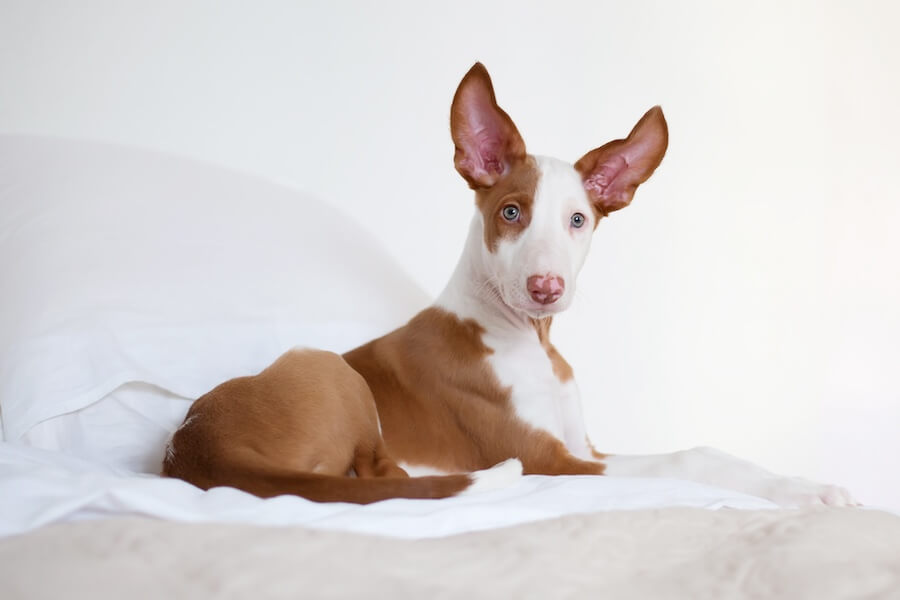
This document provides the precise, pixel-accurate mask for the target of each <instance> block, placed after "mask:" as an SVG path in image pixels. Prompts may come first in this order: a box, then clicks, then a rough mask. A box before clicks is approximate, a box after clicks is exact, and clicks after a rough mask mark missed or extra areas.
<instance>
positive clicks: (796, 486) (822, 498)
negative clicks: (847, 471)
mask: <svg viewBox="0 0 900 600" xmlns="http://www.w3.org/2000/svg"><path fill="white" fill-rule="evenodd" d="M762 496H763V497H765V498H767V499H768V500H771V501H772V502H774V503H775V504H777V505H778V506H781V507H783V508H807V507H810V506H860V504H859V502H857V501H856V500H854V498H853V496H851V495H850V492H848V491H847V490H846V489H844V488H842V487H839V486H836V485H828V484H822V483H815V482H813V481H809V480H806V479H802V478H800V477H776V478H773V479H772V480H770V481H768V482H766V485H765V487H764V491H763V494H762Z"/></svg>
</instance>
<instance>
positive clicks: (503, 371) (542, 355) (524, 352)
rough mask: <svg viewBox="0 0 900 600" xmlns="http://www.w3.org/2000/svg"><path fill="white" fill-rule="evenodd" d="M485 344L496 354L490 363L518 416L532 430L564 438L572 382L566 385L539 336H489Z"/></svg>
mask: <svg viewBox="0 0 900 600" xmlns="http://www.w3.org/2000/svg"><path fill="white" fill-rule="evenodd" d="M483 341H484V344H485V345H486V346H488V347H489V348H490V349H491V350H492V351H493V352H492V354H490V355H489V357H488V359H487V360H488V363H489V364H490V366H491V367H492V368H493V371H494V374H495V375H496V377H497V379H498V380H499V382H500V384H501V385H502V386H503V387H505V388H508V389H509V390H510V402H511V404H512V407H513V410H514V411H515V414H516V416H517V417H518V418H519V419H521V420H522V421H524V422H526V423H528V424H529V425H531V426H532V427H536V428H539V429H543V430H545V431H547V432H548V433H550V434H552V435H554V436H555V437H557V438H558V439H560V440H564V439H565V431H566V424H565V414H564V410H563V404H564V399H565V398H566V396H567V395H568V394H569V393H571V388H572V384H571V382H567V383H563V382H562V381H560V379H559V377H557V375H556V374H555V373H554V372H553V365H552V363H551V361H550V357H549V356H548V355H547V352H546V350H545V349H544V347H543V346H542V345H541V343H540V341H539V340H538V338H537V336H536V335H534V336H531V335H528V334H523V335H516V336H508V335H505V336H499V335H491V334H490V333H486V334H485V335H484V338H483Z"/></svg>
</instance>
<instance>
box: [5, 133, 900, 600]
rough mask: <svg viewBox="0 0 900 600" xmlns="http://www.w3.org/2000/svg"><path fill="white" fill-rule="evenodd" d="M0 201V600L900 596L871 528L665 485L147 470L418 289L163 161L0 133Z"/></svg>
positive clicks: (888, 526)
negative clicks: (211, 421) (203, 413)
mask: <svg viewBox="0 0 900 600" xmlns="http://www.w3.org/2000/svg"><path fill="white" fill-rule="evenodd" d="M0 202H2V203H0V256H3V260H2V263H0V281H2V282H3V289H4V294H3V298H2V300H0V302H2V310H0V417H2V432H3V441H2V443H0V597H2V598H17V597H36V598H57V597H61V596H66V597H92V598H93V597H97V596H100V597H124V596H126V595H127V596H129V597H145V596H146V597H161V596H164V597H165V596H169V597H191V598H193V597H204V596H215V597H247V596H254V597H281V596H291V597H297V596H298V595H299V596H304V597H305V596H309V597H346V596H361V595H363V594H365V595H367V596H392V597H421V596H429V597H458V596H461V595H463V594H466V595H470V596H475V597H488V596H490V597H512V596H525V597H582V596H586V595H588V594H592V595H599V596H601V597H614V598H646V597H666V598H702V597H710V598H726V597H727V598H756V597H759V598H811V597H815V598H851V597H853V598H857V597H867V598H882V597H883V598H891V597H900V517H898V516H897V515H896V514H892V513H891V512H890V511H883V510H873V509H824V508H819V509H815V510H813V509H810V510H802V511H787V510H778V509H776V508H775V507H774V506H773V505H772V504H771V503H769V502H767V501H765V500H763V499H760V498H754V497H750V496H745V495H742V494H738V493H735V492H730V491H727V490H721V489H716V488H712V487H708V486H703V485H699V484H695V483H691V482H685V481H676V480H664V479H655V480H654V479H631V478H620V479H616V478H602V477H539V476H528V477H524V478H523V479H522V480H520V481H519V482H518V483H516V484H514V485H511V486H509V487H506V488H503V489H498V490H493V491H489V492H484V493H481V494H472V495H469V496H463V497H458V498H450V499H446V500H429V501H415V500H400V499H398V500H390V501H386V502H380V503H376V504H372V505H368V506H355V505H349V504H341V503H329V504H317V503H313V502H308V501H306V500H304V499H301V498H295V497H279V498H273V499H269V500H261V499H258V498H255V497H253V496H250V495H248V494H245V493H243V492H240V491H238V490H234V489H228V488H218V489H213V490H210V491H208V492H204V491H201V490H199V489H197V488H194V487H192V486H190V485H188V484H186V483H184V482H181V481H177V480H171V479H164V478H160V477H158V476H157V475H156V473H157V472H158V469H159V465H160V461H161V457H162V452H163V447H164V442H165V439H166V437H167V436H168V434H169V433H170V432H171V431H172V430H173V429H174V428H175V427H176V426H177V425H178V424H179V423H180V421H181V420H182V418H183V416H184V414H185V412H186V411H187V408H188V407H189V405H190V402H191V399H192V398H196V397H197V396H199V395H200V394H202V393H204V392H205V391H207V390H209V389H210V388H212V387H213V386H214V385H216V384H217V383H219V382H221V381H223V380H225V379H228V378H230V377H234V376H237V375H243V374H250V373H255V372H257V371H258V370H260V369H261V368H262V367H264V366H265V365H267V364H268V363H270V362H271V361H272V360H273V359H274V358H275V357H276V356H278V355H279V354H280V353H282V352H283V351H284V350H286V349H288V348H290V347H293V346H295V345H298V344H299V345H306V346H314V347H320V348H326V349H330V350H335V351H341V350H345V349H349V348H351V347H352V346H353V345H354V344H358V343H361V342H363V341H365V340H367V339H371V338H372V337H374V336H376V335H379V334H381V333H383V332H386V331H388V330H390V329H391V328H393V327H396V326H397V325H399V324H401V323H403V322H404V321H405V320H406V319H407V318H408V317H409V316H410V315H411V314H413V313H414V312H416V311H417V310H419V309H421V308H423V307H424V306H425V305H426V304H427V302H428V299H427V297H426V295H425V294H424V293H423V292H422V291H421V290H420V289H419V288H418V287H417V286H416V285H415V284H414V283H413V282H411V281H410V280H409V278H408V277H406V276H405V275H404V274H403V273H402V271H401V270H400V269H399V268H398V267H397V266H396V265H395V264H394V262H393V261H392V260H391V259H390V257H388V256H386V254H385V253H384V251H383V250H382V249H381V248H380V247H379V245H378V243H377V241H375V240H373V239H372V238H371V237H370V236H368V235H367V234H366V233H365V232H364V231H363V230H362V229H361V228H360V227H359V226H357V225H355V224H354V223H353V222H352V220H351V219H349V218H348V217H347V216H346V215H342V214H340V213H339V212H337V211H336V210H335V209H333V208H330V207H328V206H327V205H325V204H322V203H319V202H316V201H314V200H313V199H310V198H308V197H306V196H304V195H303V194H300V193H298V192H296V191H295V190H292V189H290V188H288V187H285V186H280V185H277V184H274V183H271V182H265V181H260V180H259V179H257V178H254V177H252V176H249V175H246V174H242V173H236V172H233V171H229V170H226V169H222V168H219V167H215V166H212V165H206V164H203V163H200V162H196V161H191V160H186V159H182V158H178V157H172V156H167V155H164V154H159V153H153V152H149V151H144V150H138V149H133V148H123V147H116V146H111V145H103V144H96V143H89V142H83V141H64V140H56V139H49V138H38V137H28V136H2V137H0ZM261 240H263V241H264V243H260V241H261ZM325 257H327V259H326V258H325ZM310 285H315V289H317V290H327V293H324V294H322V293H319V294H310V293H309V289H310Z"/></svg>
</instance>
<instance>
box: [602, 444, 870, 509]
mask: <svg viewBox="0 0 900 600" xmlns="http://www.w3.org/2000/svg"><path fill="white" fill-rule="evenodd" d="M603 462H604V463H605V464H606V473H605V474H606V475H609V476H612V477H615V476H627V477H670V478H673V479H687V480H690V481H696V482H698V483H705V484H708V485H713V486H716V487H722V488H727V489H730V490H734V491H736V492H742V493H744V494H749V495H751V496H759V497H762V498H766V499H768V500H771V501H772V502H774V503H776V504H778V505H779V506H783V507H803V506H814V505H827V506H854V505H857V502H856V501H855V500H854V499H853V498H852V497H851V496H850V493H849V492H847V490H845V489H844V488H841V487H838V486H834V485H824V484H819V483H814V482H812V481H807V480H805V479H801V478H799V477H783V476H781V475H776V474H774V473H771V472H769V471H766V470H765V469H763V468H762V467H759V466H757V465H755V464H753V463H751V462H748V461H746V460H742V459H740V458H737V457H734V456H731V455H729V454H726V453H725V452H722V451H720V450H716V449H714V448H707V447H699V448H691V449H690V450H682V451H680V452H673V453H671V454H653V455H643V456H627V455H615V454H609V455H606V456H605V457H604V458H603Z"/></svg>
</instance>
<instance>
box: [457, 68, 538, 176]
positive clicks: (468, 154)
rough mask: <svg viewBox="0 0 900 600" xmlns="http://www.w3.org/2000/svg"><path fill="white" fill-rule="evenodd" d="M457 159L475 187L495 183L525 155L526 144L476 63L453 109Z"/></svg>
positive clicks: (459, 168) (464, 82)
mask: <svg viewBox="0 0 900 600" xmlns="http://www.w3.org/2000/svg"><path fill="white" fill-rule="evenodd" d="M450 129H451V133H452V135H453V142H454V144H455V145H456V154H455V156H454V162H455V163H456V168H457V170H459V172H460V173H461V174H462V175H463V177H465V178H466V179H467V180H468V181H469V185H470V186H473V187H487V186H491V185H494V183H496V182H497V180H498V179H499V178H500V177H501V176H502V175H504V174H505V173H506V171H507V170H508V169H509V168H510V167H511V166H512V163H513V162H514V161H515V160H516V159H517V158H520V157H522V156H524V155H525V144H524V143H523V142H522V138H521V137H520V136H519V132H518V131H517V130H516V126H515V125H514V124H513V122H512V120H511V119H510V118H509V116H508V115H507V114H506V113H505V112H503V110H502V109H501V108H500V107H499V106H497V102H496V100H495V99H494V91H493V88H492V87H491V80H490V78H489V77H488V74H487V71H486V70H484V67H483V66H482V65H480V64H476V65H475V66H474V67H472V69H470V71H469V73H467V74H466V76H465V77H464V78H463V81H462V82H461V83H460V86H459V89H457V92H456V96H454V98H453V106H452V107H451V109H450Z"/></svg>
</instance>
